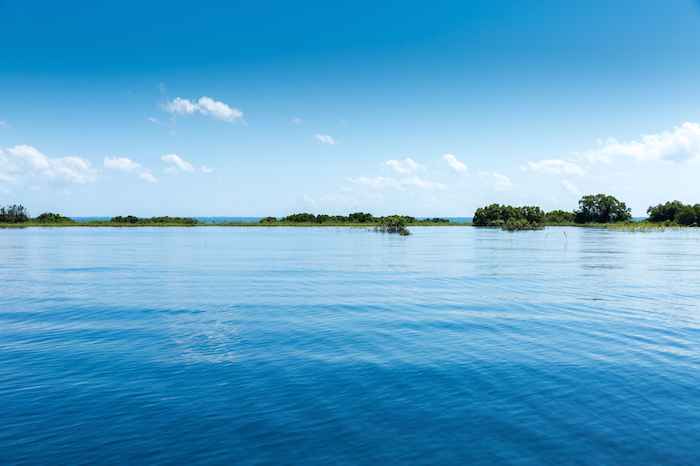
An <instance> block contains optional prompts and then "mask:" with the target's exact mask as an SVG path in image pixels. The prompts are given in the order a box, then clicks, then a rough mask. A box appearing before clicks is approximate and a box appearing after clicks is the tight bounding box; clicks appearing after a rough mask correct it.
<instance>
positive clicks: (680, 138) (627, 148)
mask: <svg viewBox="0 0 700 466" xmlns="http://www.w3.org/2000/svg"><path fill="white" fill-rule="evenodd" d="M581 155H582V157H583V158H584V159H585V160H587V161H589V162H591V163H594V162H610V161H611V160H612V159H613V158H617V157H630V158H633V159H636V160H642V161H648V160H666V161H672V162H684V161H687V160H690V159H693V158H696V157H698V156H700V124H698V123H692V122H685V123H683V124H682V125H680V126H677V127H675V128H673V129H672V130H671V131H664V132H661V133H656V134H647V135H643V136H642V137H641V139H639V140H638V141H629V142H619V141H617V140H616V139H608V140H606V141H604V142H601V143H599V147H597V148H596V149H593V150H590V151H587V152H584V153H583V154H581Z"/></svg>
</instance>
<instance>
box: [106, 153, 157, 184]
mask: <svg viewBox="0 0 700 466" xmlns="http://www.w3.org/2000/svg"><path fill="white" fill-rule="evenodd" d="M103 164H104V167H105V168H106V169H107V170H115V171H120V172H124V173H133V174H135V175H136V176H138V177H139V178H141V179H142V180H144V181H147V182H149V183H156V182H157V181H158V180H157V179H156V177H155V176H153V174H152V173H151V171H150V170H148V169H146V168H144V167H142V166H141V164H140V163H137V162H134V161H133V160H131V159H129V158H126V157H105V159H104V162H103Z"/></svg>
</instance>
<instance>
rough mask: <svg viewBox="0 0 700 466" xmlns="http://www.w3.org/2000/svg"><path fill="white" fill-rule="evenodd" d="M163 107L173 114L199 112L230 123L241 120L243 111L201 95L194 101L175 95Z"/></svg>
mask: <svg viewBox="0 0 700 466" xmlns="http://www.w3.org/2000/svg"><path fill="white" fill-rule="evenodd" d="M163 108H164V109H165V111H166V112H168V113H171V114H173V115H192V114H195V113H199V114H201V115H204V116H209V117H212V118H216V119H218V120H222V121H227V122H230V123H233V122H236V121H242V120H243V112H241V111H240V110H239V109H237V108H235V107H231V106H229V105H227V104H225V103H224V102H221V101H218V100H214V99H212V98H211V97H207V96H202V97H200V98H199V99H197V100H196V101H191V100H189V99H183V98H181V97H176V98H175V99H173V100H171V101H169V102H167V103H166V104H165V105H164V106H163Z"/></svg>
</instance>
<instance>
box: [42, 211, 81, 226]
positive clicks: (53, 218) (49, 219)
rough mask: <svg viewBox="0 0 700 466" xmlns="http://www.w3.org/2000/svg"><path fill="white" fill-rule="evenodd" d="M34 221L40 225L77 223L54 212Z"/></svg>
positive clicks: (44, 214) (45, 213)
mask: <svg viewBox="0 0 700 466" xmlns="http://www.w3.org/2000/svg"><path fill="white" fill-rule="evenodd" d="M34 220H36V221H37V222H40V223H75V221H74V220H73V219H71V218H68V217H65V216H63V215H61V214H56V213H53V212H44V213H43V214H41V215H39V216H38V217H36V218H35V219H34Z"/></svg>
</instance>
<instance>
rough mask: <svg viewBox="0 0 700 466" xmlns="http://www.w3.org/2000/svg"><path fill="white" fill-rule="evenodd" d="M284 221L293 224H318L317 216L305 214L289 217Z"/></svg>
mask: <svg viewBox="0 0 700 466" xmlns="http://www.w3.org/2000/svg"><path fill="white" fill-rule="evenodd" d="M283 220H284V221H285V222H292V223H314V222H316V216H315V215H314V214H309V213H306V212H303V213H300V214H292V215H288V216H286V217H285V218H284V219H283Z"/></svg>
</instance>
